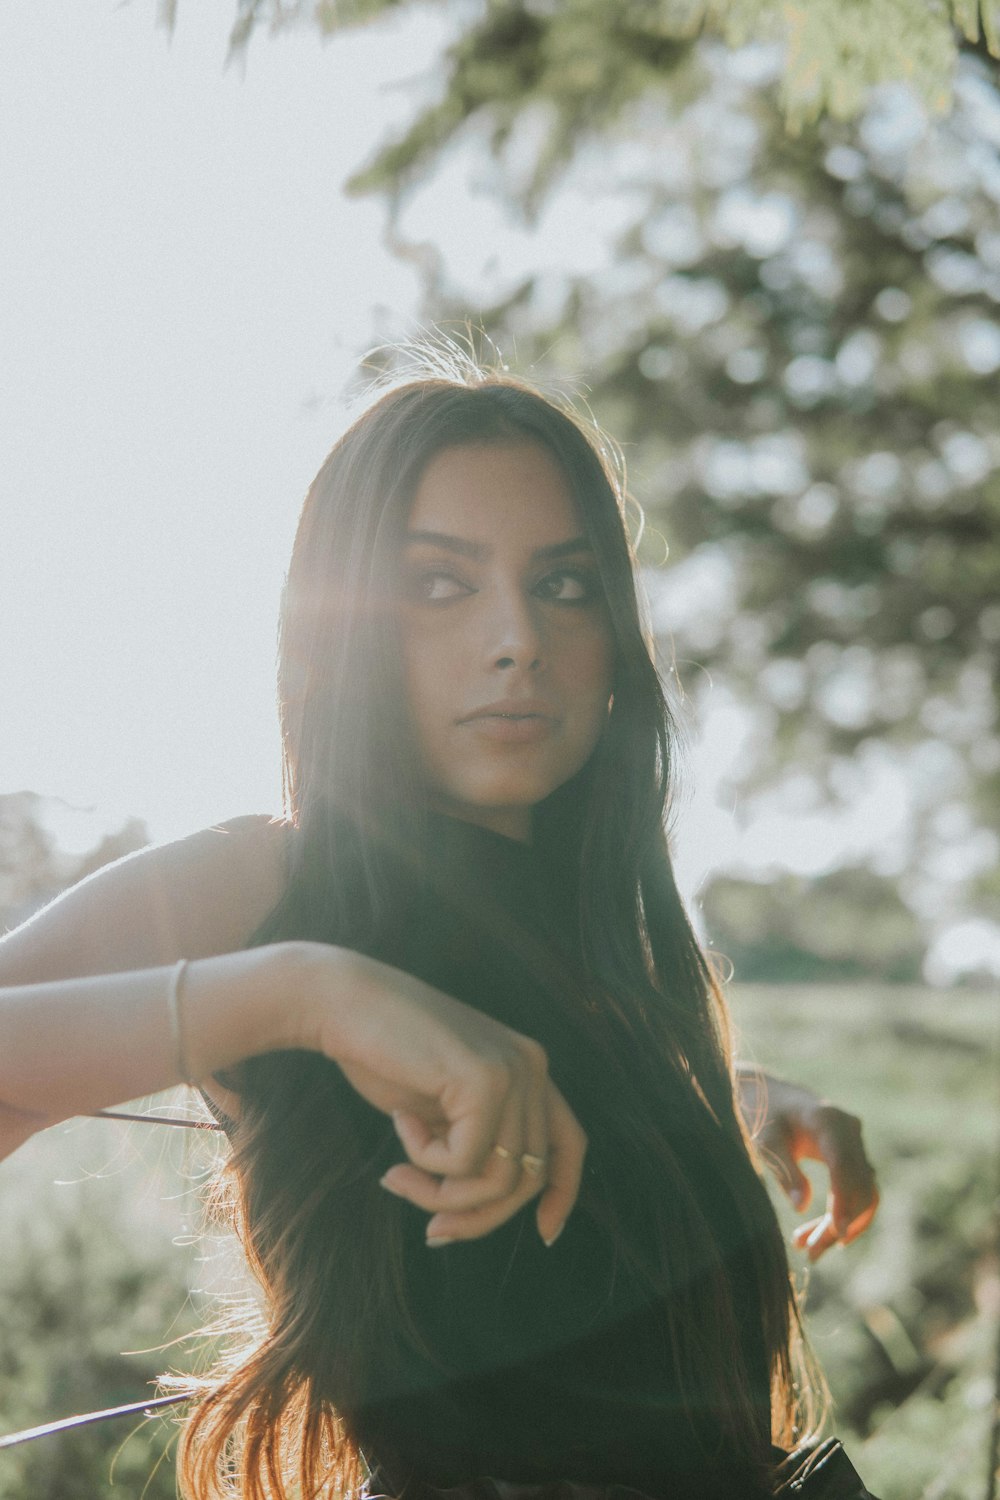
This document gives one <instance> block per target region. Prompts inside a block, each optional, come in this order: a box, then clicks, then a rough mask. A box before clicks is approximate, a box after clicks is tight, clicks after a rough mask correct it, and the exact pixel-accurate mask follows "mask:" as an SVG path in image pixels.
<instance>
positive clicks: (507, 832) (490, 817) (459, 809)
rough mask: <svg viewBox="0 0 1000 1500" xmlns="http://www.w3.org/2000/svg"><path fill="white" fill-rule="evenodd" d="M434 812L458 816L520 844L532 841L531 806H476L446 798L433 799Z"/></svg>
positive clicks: (462, 820) (463, 821) (465, 821)
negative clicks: (452, 801)
mask: <svg viewBox="0 0 1000 1500" xmlns="http://www.w3.org/2000/svg"><path fill="white" fill-rule="evenodd" d="M430 806H431V808H432V809H433V811H434V812H439V813H444V814H445V815H446V816H447V817H449V818H458V819H459V820H460V821H461V822H462V823H472V824H473V825H474V826H475V827H477V828H486V829H488V830H489V831H490V832H491V833H499V834H502V836H503V837H504V838H507V839H513V840H515V841H516V842H517V843H519V844H530V843H531V829H532V809H531V808H530V807H475V808H470V807H467V806H465V805H464V804H459V805H455V804H452V803H449V802H446V801H445V800H444V799H438V800H435V801H432V802H431V804H430Z"/></svg>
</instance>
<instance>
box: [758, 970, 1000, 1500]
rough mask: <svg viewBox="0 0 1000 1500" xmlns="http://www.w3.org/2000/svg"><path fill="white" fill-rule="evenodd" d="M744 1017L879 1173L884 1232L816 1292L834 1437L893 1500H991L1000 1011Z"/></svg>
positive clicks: (799, 1012) (852, 1007)
mask: <svg viewBox="0 0 1000 1500" xmlns="http://www.w3.org/2000/svg"><path fill="white" fill-rule="evenodd" d="M733 1009H734V1014H735V1017H736V1022H737V1026H738V1028H739V1032H740V1036H741V1039H742V1042H743V1046H742V1049H741V1050H742V1052H743V1053H744V1054H745V1055H750V1056H753V1057H754V1059H755V1060H756V1061H757V1062H759V1063H760V1064H761V1065H762V1066H765V1067H767V1066H770V1067H771V1068H773V1070H774V1071H776V1072H781V1073H784V1074H787V1076H789V1077H791V1078H795V1079H799V1080H801V1081H802V1082H803V1083H808V1084H811V1085H812V1086H813V1087H815V1088H817V1089H819V1090H821V1091H822V1092H824V1093H826V1094H827V1095H828V1096H829V1097H830V1098H832V1099H833V1100H835V1101H836V1102H837V1103H839V1104H843V1105H844V1106H845V1107H847V1108H850V1109H852V1110H854V1112H855V1113H857V1114H860V1115H861V1117H862V1118H863V1120H864V1122H865V1134H866V1138H867V1142H868V1151H869V1155H870V1156H871V1158H872V1160H873V1161H874V1162H875V1163H876V1165H877V1168H878V1171H879V1178H880V1187H881V1191H882V1203H881V1207H880V1211H879V1214H878V1217H877V1219H876V1221H875V1224H874V1225H873V1226H872V1228H871V1230H870V1231H869V1233H868V1234H867V1235H866V1236H865V1237H864V1238H863V1239H862V1240H859V1241H857V1242H856V1243H855V1244H854V1245H853V1246H850V1247H848V1248H847V1249H835V1250H833V1251H831V1252H830V1253H829V1254H828V1255H826V1256H825V1257H824V1258H823V1259H822V1260H820V1261H819V1262H818V1263H817V1265H816V1266H815V1268H813V1270H812V1272H811V1275H810V1276H809V1278H808V1286H807V1290H806V1309H807V1315H808V1327H809V1331H810V1336H811V1339H812V1342H813V1345H814V1348H815V1350H816V1352H817V1354H818V1355H819V1357H820V1359H821V1361H822V1363H823V1365H824V1367H825V1369H826V1371H827V1375H828V1378H829V1382H830V1386H831V1390H832V1393H833V1398H834V1402H835V1412H834V1419H833V1423H832V1426H833V1428H834V1430H836V1431H837V1432H838V1433H839V1434H840V1435H841V1436H842V1437H843V1438H844V1439H845V1443H846V1446H847V1447H848V1451H849V1452H850V1453H851V1455H852V1457H853V1458H854V1461H855V1463H856V1465H857V1467H858V1468H859V1470H860V1471H861V1473H862V1474H863V1476H864V1478H865V1481H866V1483H867V1484H868V1485H869V1487H870V1488H871V1489H872V1490H873V1491H874V1492H875V1493H876V1494H877V1495H879V1496H882V1497H884V1500H986V1497H987V1495H988V1494H989V1493H990V1491H989V1489H988V1476H987V1467H988V1438H989V1430H990V1426H991V1407H992V1399H993V1393H994V1389H995V1385H994V1382H995V1365H996V1351H997V1326H998V1323H1000V1264H998V1222H997V1217H996V1213H997V1209H996V1199H997V1190H998V1186H1000V1184H998V1164H1000V1004H998V1000H997V997H996V995H992V994H986V993H983V992H978V993H962V992H954V991H953V992H947V993H942V992H936V991H927V990H917V989H902V988H900V989H896V988H889V989H874V988H872V989H869V988H861V987H850V988H846V987H845V988H842V989H841V988H835V989H823V988H820V987H807V988H803V989H798V988H795V987H789V988H787V989H784V988H764V987H760V988H758V987H745V988H743V989H742V990H740V991H738V992H737V993H736V995H735V996H734V999H733ZM812 1175H813V1180H814V1183H815V1184H816V1185H817V1187H819V1186H820V1184H821V1181H822V1179H821V1175H820V1174H812ZM779 1211H780V1212H781V1216H782V1219H783V1221H784V1222H785V1223H787V1225H788V1226H789V1228H791V1226H792V1224H793V1223H794V1222H795V1221H794V1216H793V1214H792V1213H791V1211H790V1210H786V1209H784V1208H781V1209H780V1210H779Z"/></svg>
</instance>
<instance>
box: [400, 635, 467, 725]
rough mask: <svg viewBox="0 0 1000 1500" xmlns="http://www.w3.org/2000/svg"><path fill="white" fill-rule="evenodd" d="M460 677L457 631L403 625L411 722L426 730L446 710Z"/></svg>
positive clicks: (406, 682) (404, 657)
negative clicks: (450, 633) (448, 631)
mask: <svg viewBox="0 0 1000 1500" xmlns="http://www.w3.org/2000/svg"><path fill="white" fill-rule="evenodd" d="M460 679H461V642H460V640H456V638H455V635H454V632H453V633H452V635H451V636H450V637H449V636H448V635H446V634H445V633H444V632H443V631H435V630H433V629H430V630H428V629H427V628H426V623H425V622H423V621H421V622H419V623H418V624H416V625H407V624H406V623H405V621H404V625H403V680H404V685H405V688H406V699H407V705H408V709H409V717H410V721H411V723H412V724H413V725H414V727H415V728H416V729H417V730H418V731H421V730H423V731H426V730H429V729H431V728H432V726H433V725H434V724H435V723H436V722H437V721H438V719H439V718H440V716H441V713H442V711H443V710H446V709H447V706H448V702H449V697H450V696H453V694H454V689H455V686H456V685H457V683H458V682H459V681H460Z"/></svg>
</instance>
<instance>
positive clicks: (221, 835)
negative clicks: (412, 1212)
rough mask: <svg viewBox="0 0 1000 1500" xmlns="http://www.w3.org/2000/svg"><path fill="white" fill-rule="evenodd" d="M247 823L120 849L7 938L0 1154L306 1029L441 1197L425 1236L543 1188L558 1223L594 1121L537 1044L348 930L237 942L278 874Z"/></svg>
mask: <svg viewBox="0 0 1000 1500" xmlns="http://www.w3.org/2000/svg"><path fill="white" fill-rule="evenodd" d="M262 824H263V826H262ZM250 825H251V826H250V827H249V828H248V827H247V826H245V825H242V824H241V826H240V828H239V830H238V831H237V832H234V833H232V834H229V833H228V832H227V831H226V830H223V831H220V830H209V831H208V832H207V833H206V834H204V835H196V836H195V838H194V839H193V840H190V841H188V840H185V841H182V843H181V844H180V845H174V846H165V847H164V848H163V849H159V850H149V851H144V852H143V854H142V855H140V856H131V857H130V858H129V859H128V860H123V861H120V862H118V864H117V865H115V866H111V867H109V868H108V869H107V870H106V871H99V872H98V873H97V875H95V876H93V877H91V878H90V879H89V880H87V881H84V882H82V883H81V884H80V886H78V887H76V888H74V890H71V891H69V892H67V893H66V895H65V896H63V897H61V898H60V899H59V900H58V901H56V902H54V903H53V904H52V906H51V907H49V908H47V909H46V910H45V911H44V912H42V913H40V914H39V916H37V917H35V918H34V919H32V921H31V922H29V923H27V924H25V926H24V927H23V928H21V929H18V930H17V931H15V932H14V933H12V934H10V936H9V937H8V938H6V939H5V940H4V941H3V942H2V943H0V986H2V987H3V988H2V989H0V1155H3V1154H8V1153H9V1152H10V1151H12V1150H14V1149H15V1148H16V1147H17V1146H18V1145H19V1144H20V1143H21V1142H22V1141H23V1140H25V1139H27V1137H28V1136H29V1135H31V1134H32V1133H33V1132H34V1131H36V1130H39V1129H42V1128H44V1127H45V1126H46V1125H50V1124H54V1123H55V1122H56V1121H58V1120H61V1119H65V1118H67V1117H68V1116H70V1115H73V1114H77V1113H84V1112H89V1111H91V1110H95V1109H99V1108H102V1107H106V1106H108V1105H111V1104H115V1103H119V1102H121V1101H122V1100H123V1099H130V1098H135V1097H138V1096H139V1095H142V1094H145V1093H151V1092H155V1091H157V1090H159V1089H163V1088H167V1087H170V1086H171V1085H172V1084H175V1083H177V1082H178V1081H180V1078H181V1076H182V1075H185V1074H186V1075H187V1076H188V1077H189V1078H194V1079H198V1080H208V1079H210V1078H211V1076H212V1075H213V1074H215V1073H216V1072H219V1071H222V1070H225V1069H226V1068H228V1067H231V1066H233V1064H234V1063H236V1062H239V1061H241V1060H242V1059H244V1058H246V1057H250V1056H254V1055H257V1054H259V1053H261V1052H267V1051H271V1050H274V1049H281V1048H299V1047H302V1048H307V1049H311V1050H317V1051H321V1052H323V1053H324V1054H325V1055H326V1056H328V1057H329V1058H331V1059H332V1060H333V1061H335V1062H337V1063H338V1064H339V1065H340V1067H341V1069H342V1071H343V1072H344V1074H345V1076H346V1077H347V1079H348V1081H349V1082H350V1083H351V1084H352V1086H353V1087H354V1088H355V1089H356V1090H357V1091H358V1092H359V1093H361V1094H362V1096H363V1097H365V1098H366V1099H367V1100H368V1101H369V1103H371V1104H373V1105H374V1106H375V1107H376V1108H378V1109H380V1110H382V1111H384V1112H385V1113H386V1114H391V1115H392V1118H393V1122H394V1124H395V1127H396V1131H397V1134H398V1136H399V1138H400V1141H401V1143H402V1147H403V1149H404V1150H405V1153H406V1157H407V1158H408V1160H407V1161H405V1162H400V1163H399V1165H398V1166H396V1167H394V1168H393V1169H392V1170H391V1171H390V1172H389V1173H388V1174H387V1175H386V1178H385V1179H384V1184H383V1185H384V1186H385V1187H386V1189H387V1190H388V1191H390V1192H394V1193H396V1194H398V1195H399V1196H401V1197H404V1198H407V1199H409V1200H410V1201H411V1202H413V1203H416V1204H417V1205H418V1206H420V1207H422V1208H424V1209H425V1210H427V1211H428V1212H429V1213H431V1214H432V1215H433V1218H432V1219H431V1221H430V1224H429V1226H428V1239H429V1240H430V1241H432V1242H438V1241H441V1240H447V1239H471V1238H475V1237H477V1236H479V1235H482V1234H485V1233H487V1232H489V1230H491V1229H493V1228H495V1227H497V1226H498V1225H499V1224H501V1223H502V1222H504V1220H506V1219H507V1218H509V1217H510V1215H511V1214H513V1213H514V1212H515V1211H516V1210H517V1209H519V1208H520V1207H522V1206H523V1205H524V1204H525V1203H527V1202H528V1201H529V1200H531V1199H533V1198H537V1199H538V1207H537V1214H536V1217H537V1222H538V1228H539V1233H540V1234H541V1235H542V1238H543V1239H544V1240H545V1241H546V1242H547V1243H551V1241H552V1240H553V1239H554V1237H555V1235H556V1234H557V1233H558V1231H559V1229H560V1228H561V1227H562V1224H563V1223H564V1222H565V1219H566V1217H567V1216H568V1214H569V1212H570V1210H571V1209H572V1207H573V1204H574V1202H575V1200H576V1196H577V1192H578V1188H579V1182H580V1175H581V1172H582V1166H583V1156H584V1151H585V1149H586V1140H585V1137H584V1134H583V1131H582V1130H581V1128H580V1126H579V1124H578V1122H577V1121H576V1119H575V1117H574V1116H573V1114H572V1112H571V1111H570V1109H569V1107H568V1105H567V1104H566V1102H565V1100H564V1099H563V1097H562V1095H561V1094H560V1093H559V1092H558V1090H557V1089H556V1088H555V1086H554V1084H553V1083H552V1082H551V1080H550V1079H549V1077H548V1070H547V1063H546V1059H545V1054H544V1052H543V1051H542V1049H541V1048H540V1047H539V1046H538V1045H537V1043H535V1042H533V1041H531V1040H530V1039H529V1038H527V1037H523V1036H521V1035H519V1034H518V1033H516V1032H514V1031H511V1030H510V1029H509V1028H508V1027H505V1026H502V1025H501V1024H500V1023H499V1022H496V1021H494V1020H492V1019H491V1018H490V1017H488V1016H484V1015H482V1014H481V1013H480V1012H478V1011H476V1010H475V1009H473V1008H472V1007H470V1006H466V1005H463V1004H461V1003H460V1002H459V1001H457V1000H453V999H452V998H450V997H449V996H447V995H444V994H442V993H441V992H440V991H439V990H435V989H432V988H431V987H430V986H428V985H424V984H421V983H420V982H419V981H418V980H416V979H414V978H413V977H412V976H410V975H407V974H404V973H402V972H401V971H399V970H397V969H393V968H390V967H389V966H387V965H385V964H380V963H378V962H377V961H375V960H373V959H369V958H366V957H364V956H363V955H360V954H357V953H353V952H351V951H350V950H348V949H344V948H336V947H332V946H328V945H325V944H318V943H299V942H294V943H277V944H273V945H270V946H266V947H260V948H253V949H247V948H245V946H244V945H245V943H246V941H247V940H248V938H249V936H250V934H251V933H252V932H253V930H254V929H255V928H256V927H257V926H258V925H259V923H260V921H261V920H262V919H263V917H264V916H265V915H266V913H267V911H268V910H269V909H270V907H271V906H273V904H274V902H275V901H276V900H277V898H278V896H279V895H280V892H281V881H282V869H281V865H280V861H278V862H275V860H274V858H273V857H272V855H269V854H268V853H267V848H268V845H267V840H268V839H270V838H271V834H270V832H268V831H266V830H267V825H266V820H260V821H255V820H250ZM262 840H263V842H262ZM269 862H270V863H269ZM262 871H263V874H262ZM230 950H232V951H230ZM180 958H185V959H188V960H189V962H188V967H187V969H186V972H185V974H184V984H183V993H182V996H181V999H182V1004H181V1006H180V1013H179V1021H180V1026H179V1031H180V1041H181V1047H180V1048H178V1037H177V1035H176V1034H175V1029H174V1028H173V1026H172V1024H171V1011H170V1005H169V994H170V982H171V975H172V974H173V972H174V965H175V964H176V962H177V961H178V960H179V959H180Z"/></svg>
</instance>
